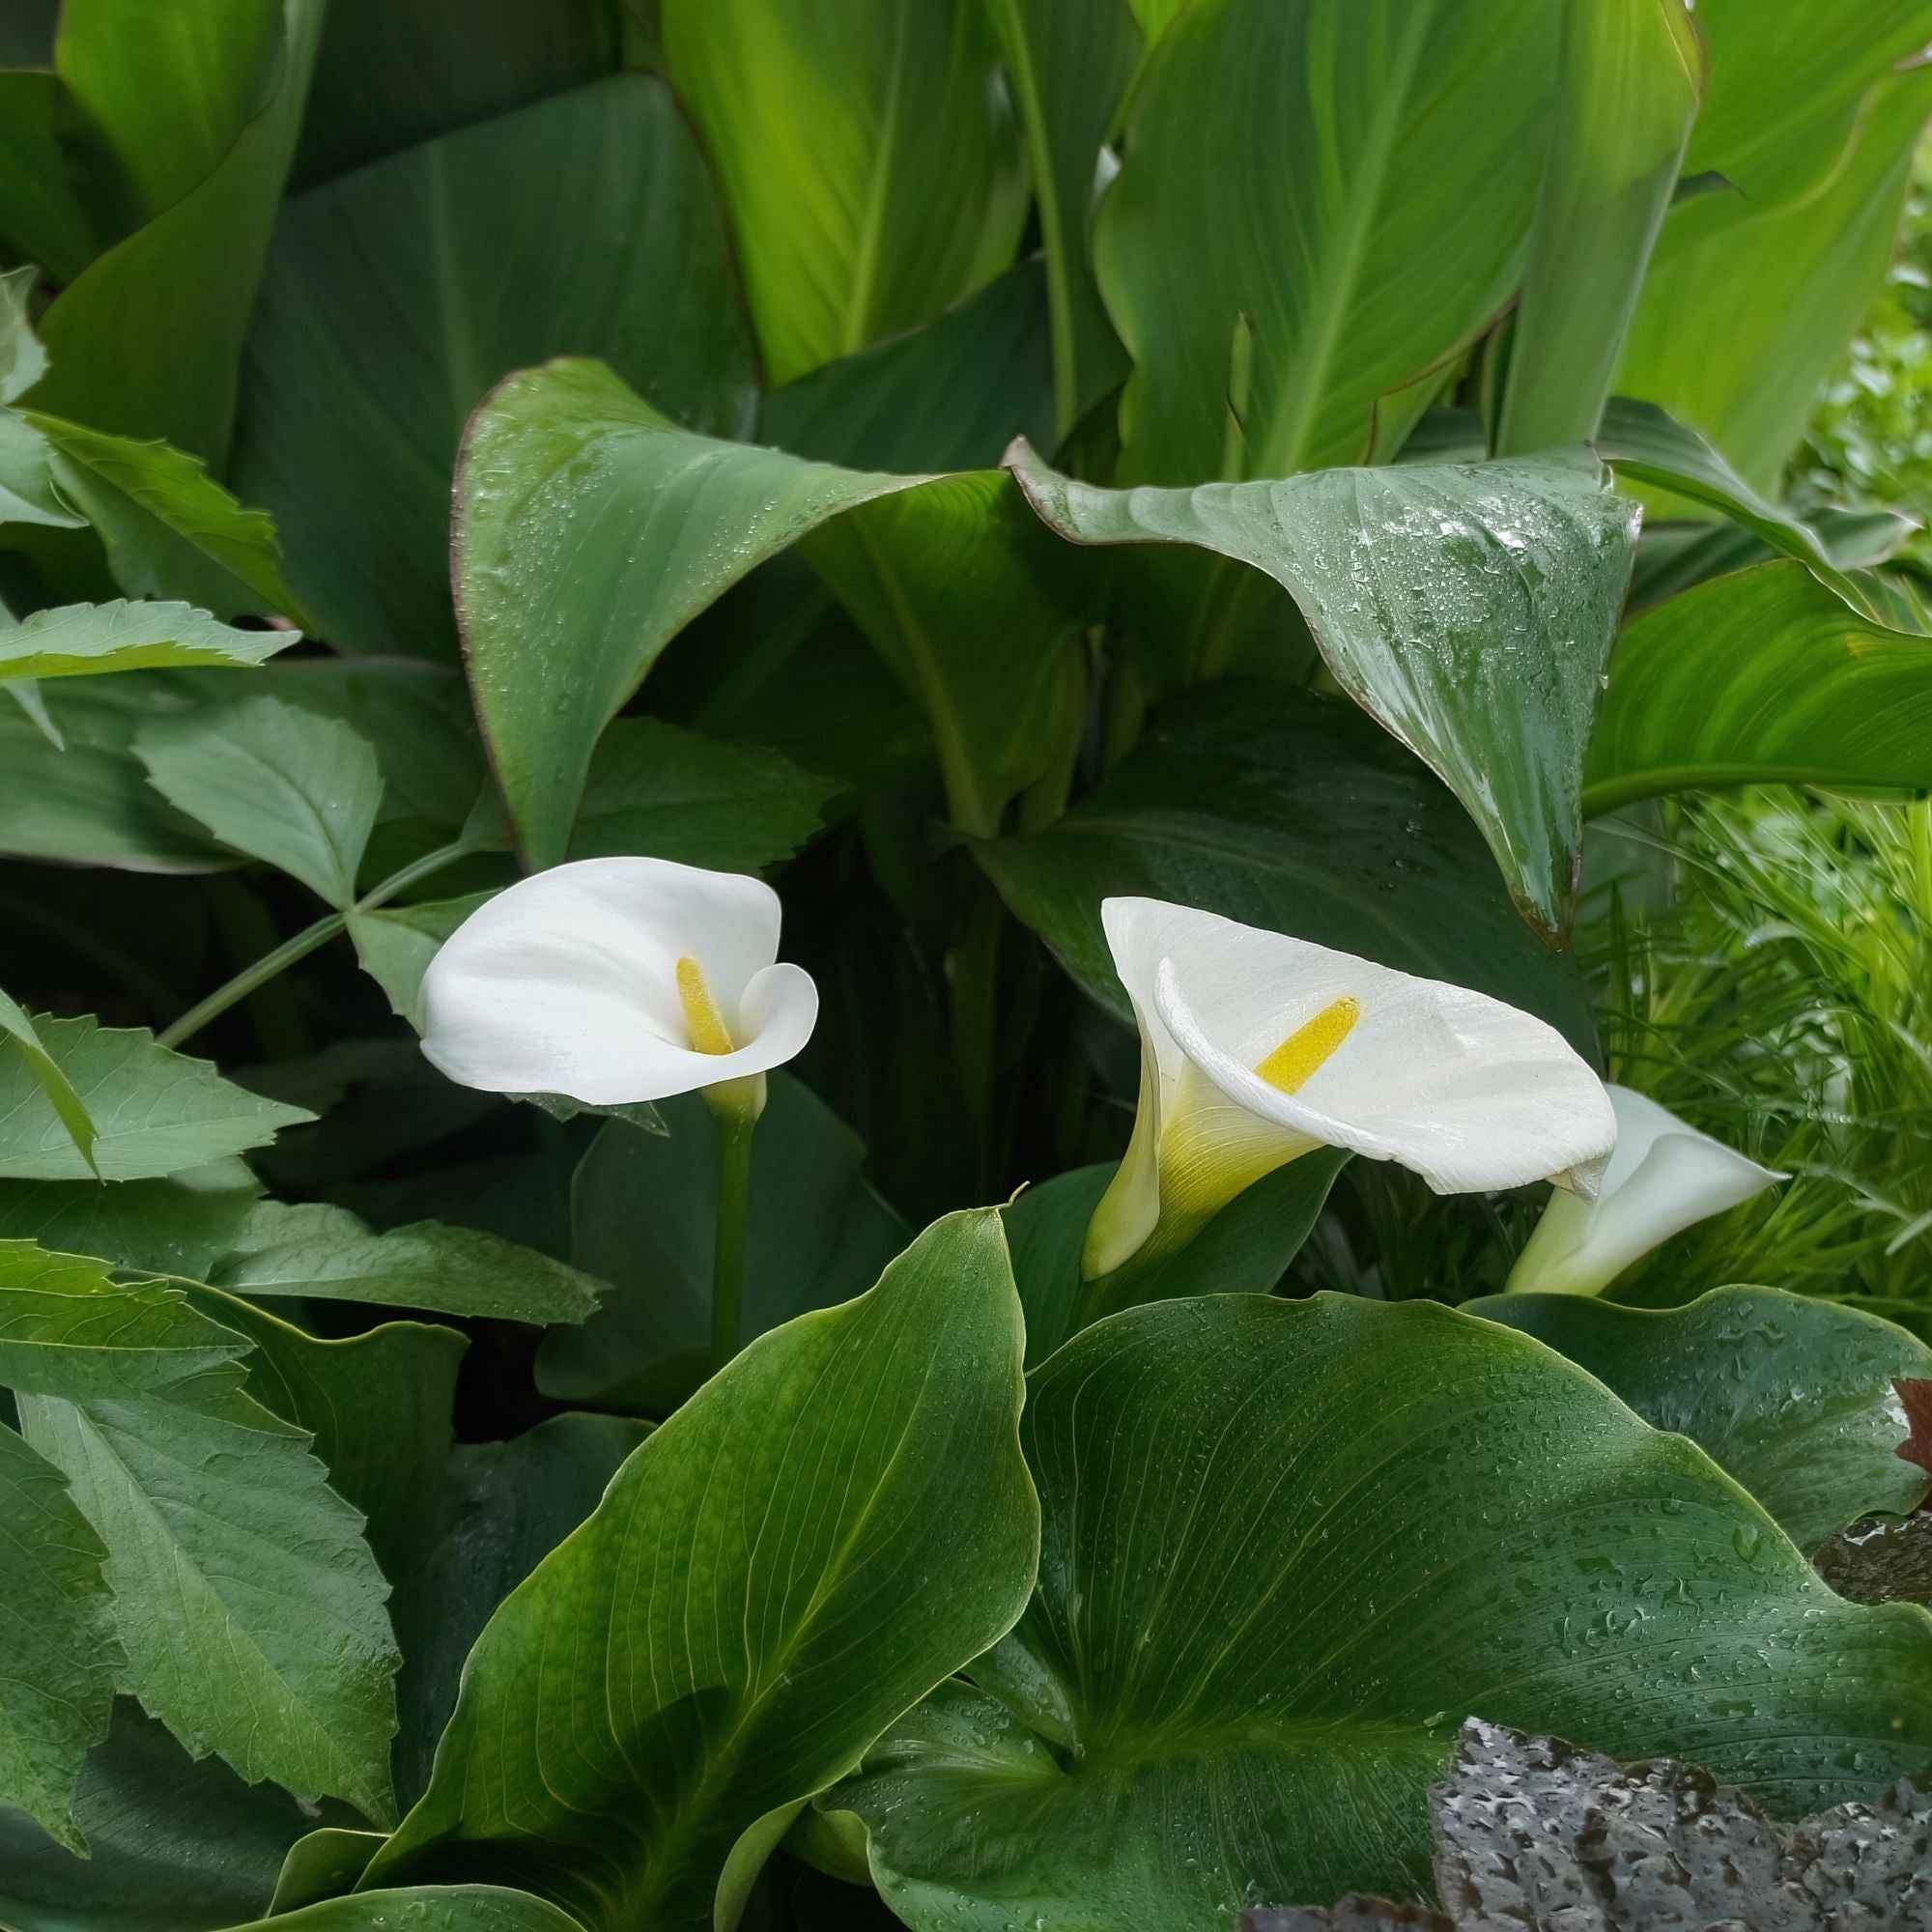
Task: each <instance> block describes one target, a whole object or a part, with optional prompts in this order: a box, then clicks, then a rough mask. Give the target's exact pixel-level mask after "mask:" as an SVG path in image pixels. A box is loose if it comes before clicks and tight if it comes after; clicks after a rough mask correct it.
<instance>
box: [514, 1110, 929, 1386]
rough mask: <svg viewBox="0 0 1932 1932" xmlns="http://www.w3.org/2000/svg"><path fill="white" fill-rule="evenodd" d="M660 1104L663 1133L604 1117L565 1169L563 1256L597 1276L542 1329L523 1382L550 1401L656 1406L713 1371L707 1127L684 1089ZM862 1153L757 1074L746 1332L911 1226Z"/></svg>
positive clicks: (871, 1269) (810, 1295)
mask: <svg viewBox="0 0 1932 1932" xmlns="http://www.w3.org/2000/svg"><path fill="white" fill-rule="evenodd" d="M660 1111H661V1112H662V1113H663V1115H664V1117H665V1122H666V1124H667V1125H668V1128H669V1130H670V1131H669V1133H668V1135H662V1134H640V1133H639V1132H638V1131H637V1130H636V1129H635V1128H633V1127H630V1126H628V1125H625V1124H623V1123H622V1122H617V1123H614V1124H612V1125H611V1126H608V1127H606V1128H604V1129H603V1131H602V1132H601V1133H599V1135H598V1136H597V1138H596V1139H595V1140H594V1141H593V1142H592V1143H591V1144H590V1149H589V1151H588V1152H586V1153H585V1154H584V1156H583V1159H582V1161H581V1162H580V1163H579V1165H578V1169H577V1174H576V1178H575V1179H573V1181H572V1183H571V1255H572V1259H573V1260H574V1261H575V1262H576V1263H577V1264H578V1266H579V1267H581V1268H583V1269H585V1270H586V1271H588V1272H589V1273H590V1274H592V1275H596V1276H599V1277H601V1278H602V1279H604V1280H607V1281H609V1282H610V1283H611V1293H610V1294H609V1296H608V1297H607V1298H606V1300H605V1303H604V1306H603V1307H602V1308H601V1309H599V1310H598V1312H597V1313H596V1314H595V1315H593V1316H592V1317H591V1318H590V1320H589V1321H586V1322H585V1323H584V1324H583V1325H582V1327H581V1328H578V1329H576V1330H574V1331H572V1332H570V1333H567V1334H566V1333H563V1332H561V1331H559V1332H558V1333H556V1334H554V1335H549V1336H546V1337H545V1338H544V1345H543V1348H542V1350H541V1351H540V1352H539V1353H538V1356H537V1385H538V1387H540V1388H541V1389H542V1390H543V1391H544V1392H545V1393H546V1394H547V1395H551V1396H554V1397H556V1398H557V1399H558V1400H559V1401H562V1402H574V1403H587V1404H591V1405H593V1406H597V1407H600V1408H623V1409H630V1410H633V1411H635V1412H637V1413H639V1414H643V1415H668V1414H669V1413H670V1411H671V1410H672V1409H674V1408H675V1407H676V1406H678V1404H679V1403H681V1402H683V1401H684V1400H685V1398H686V1397H687V1396H689V1395H690V1394H691V1393H692V1391H693V1390H694V1389H696V1387H697V1385H698V1384H699V1383H700V1382H701V1381H703V1380H704V1378H705V1377H706V1376H707V1375H709V1374H710V1372H711V1362H710V1349H711V1262H712V1249H713V1245H714V1241H715V1238H716V1234H717V1228H716V1215H717V1202H718V1156H717V1145H716V1140H717V1131H718V1130H717V1126H716V1123H715V1122H713V1121H712V1119H711V1118H710V1110H709V1109H708V1108H707V1107H706V1106H705V1105H704V1102H703V1100H702V1099H701V1098H700V1097H699V1096H698V1095H696V1094H687V1095H685V1096H684V1097H683V1098H681V1099H676V1100H667V1101H665V1102H663V1103H662V1106H661V1109H660ZM865 1161H866V1150H865V1148H864V1147H863V1146H861V1144H860V1142H859V1138H858V1136H857V1135H856V1134H854V1133H853V1132H852V1130H851V1128H850V1127H848V1126H846V1125H845V1123H844V1122H842V1121H840V1120H839V1119H838V1116H837V1115H836V1114H834V1113H833V1112H832V1110H831V1109H830V1108H829V1107H827V1106H826V1105H825V1103H824V1102H823V1101H822V1100H820V1099H819V1098H818V1097H817V1096H816V1095H815V1094H812V1092H811V1091H810V1088H808V1087H806V1086H804V1085H803V1084H802V1083H801V1082H799V1081H797V1080H794V1079H792V1078H791V1077H790V1076H789V1075H787V1074H784V1073H774V1074H772V1075H771V1084H770V1089H769V1101H768V1104H767V1106H766V1109H765V1115H764V1119H763V1121H762V1122H760V1124H759V1128H758V1133H757V1135H756V1137H755V1139H753V1143H752V1197H751V1198H752V1207H751V1223H750V1228H749V1232H748V1234H747V1236H746V1262H745V1302H744V1322H745V1333H746V1334H747V1335H762V1334H763V1333H764V1332H765V1331H766V1330H767V1329H768V1328H776V1327H777V1326H778V1325H779V1324H780V1323H781V1321H790V1320H791V1318H792V1317H793V1316H795V1315H803V1314H804V1313H805V1312H806V1311H807V1310H808V1309H812V1308H829V1307H831V1306H832V1305H833V1304H834V1303H836V1302H840V1301H846V1300H849V1299H850V1298H851V1297H852V1296H853V1295H855V1294H858V1293H863V1292H864V1290H865V1289H866V1287H867V1285H868V1284H869V1283H871V1282H872V1281H874V1280H876V1279H877V1278H878V1274H879V1270H880V1269H881V1268H883V1267H884V1266H885V1265H886V1264H887V1263H888V1262H890V1261H891V1260H892V1258H893V1257H894V1256H895V1255H896V1254H897V1253H898V1252H899V1250H900V1249H901V1248H903V1247H904V1246H905V1244H906V1243H907V1241H908V1240H910V1239H911V1238H912V1231H911V1230H910V1229H909V1228H907V1227H906V1225H905V1223H904V1222H903V1221H901V1220H900V1219H899V1217H898V1216H897V1215H896V1214H895V1213H894V1212H893V1210H892V1209H891V1208H888V1207H887V1206H886V1204H885V1203H884V1202H883V1201H881V1200H880V1199H879V1197H878V1196H877V1195H876V1194H874V1193H873V1192H872V1190H871V1188H870V1187H869V1186H868V1185H867V1182H866V1179H865V1177H864V1173H863V1169H864V1167H865ZM640 1201H648V1202H650V1203H651V1204H652V1206H651V1210H650V1212H649V1213H648V1214H641V1213H639V1208H638V1204H639V1202H640Z"/></svg>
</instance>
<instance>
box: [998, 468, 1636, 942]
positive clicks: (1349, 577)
mask: <svg viewBox="0 0 1932 1932" xmlns="http://www.w3.org/2000/svg"><path fill="white" fill-rule="evenodd" d="M1013 469H1014V474H1015V475H1017V476H1018V478H1019V480H1020V486H1021V488H1022V489H1023V490H1024V491H1025V492H1026V494H1027V498H1028V500H1029V501H1030V502H1031V503H1032V504H1033V506H1034V508H1035V509H1036V510H1037V511H1038V512H1039V514H1040V515H1041V516H1042V517H1043V518H1044V519H1045V520H1046V522H1047V524H1048V526H1050V527H1051V528H1053V529H1055V530H1057V531H1058V532H1059V533H1060V534H1061V535H1062V536H1065V537H1067V538H1070V539H1071V540H1072V541H1073V542H1075V543H1086V544H1095V543H1097V544H1123V543H1124V544H1137V543H1169V544H1189V545H1194V546H1196V547H1199V548H1201V549H1205V550H1208V551H1212V552H1215V553H1217V554H1220V555H1222V556H1228V557H1233V558H1236V560H1238V561H1239V562H1242V563H1246V564H1251V565H1253V566H1254V567H1255V568H1256V569H1257V570H1261V571H1264V572H1265V573H1266V574H1267V575H1268V576H1269V577H1271V578H1272V579H1273V580H1274V581H1275V582H1277V583H1279V584H1280V585H1281V587H1282V588H1283V589H1284V590H1286V591H1287V592H1288V593H1289V595H1290V596H1291V597H1293V599H1294V602H1295V604H1296V606H1297V608H1298V609H1299V610H1300V611H1301V614H1302V616H1303V617H1304V618H1305V619H1306V620H1307V623H1308V628H1309V630H1310V631H1311V632H1312V633H1313V635H1314V638H1315V642H1316V645H1317V647H1318V648H1319V649H1320V651H1321V657H1322V660H1323V662H1324V663H1325V664H1326V665H1327V667H1328V668H1329V670H1330V671H1331V672H1332V673H1333V674H1334V677H1335V679H1336V682H1337V683H1339V684H1340V685H1341V686H1342V688H1343V689H1344V690H1345V691H1346V692H1347V693H1348V694H1349V696H1351V697H1352V698H1353V699H1354V700H1355V702H1356V703H1357V704H1359V705H1360V706H1361V707H1362V708H1363V710H1365V711H1366V712H1367V713H1368V714H1369V715H1370V717H1372V718H1374V719H1375V720H1376V722H1377V723H1378V724H1379V725H1382V726H1383V727H1384V728H1385V729H1387V730H1388V731H1389V732H1391V733H1392V734H1393V735H1394V736H1395V737H1396V738H1397V739H1399V740H1400V741H1401V742H1402V743H1403V744H1405V745H1406V746H1407V747H1408V748H1409V750H1410V751H1412V752H1414V753H1415V754H1416V755H1417V756H1418V757H1420V758H1421V759H1422V760H1423V761H1424V763H1426V764H1427V765H1429V766H1430V768H1431V769H1432V770H1433V771H1434V772H1435V774H1436V776H1437V777H1438V778H1440V779H1441V780H1442V781H1443V782H1444V783H1445V784H1447V785H1448V786H1449V788H1450V790H1452V791H1453V792H1454V793H1455V794H1456V796H1457V797H1458V798H1460V799H1461V800H1462V801H1463V805H1464V806H1465V807H1466V808H1467V810H1468V812H1469V815H1470V816H1471V817H1472V818H1473V819H1474V820H1475V821H1476V823H1477V825H1478V826H1479V827H1480V828H1481V830H1482V833H1483V837H1484V838H1486V839H1487V840H1488V841H1489V845H1490V849H1491V851H1492V852H1493V853H1494V854H1495V858H1496V863H1497V865H1499V866H1500V867H1502V870H1503V876H1504V878H1505V879H1507V880H1508V881H1509V886H1510V891H1511V893H1512V894H1513V895H1515V897H1516V898H1517V900H1518V902H1519V903H1520V905H1521V907H1522V909H1523V912H1524V915H1525V916H1526V917H1527V918H1529V919H1531V920H1532V921H1534V922H1535V923H1537V924H1538V925H1539V926H1540V927H1542V928H1543V929H1544V930H1545V931H1548V932H1551V933H1560V932H1562V931H1563V930H1565V929H1566V928H1567V927H1568V924H1569V921H1570V913H1571V906H1572V899H1573V895H1574V893H1575V890H1576V878H1577V868H1578V866H1579V863H1580V859H1579V854H1580V849H1581V843H1582V813H1581V810H1580V808H1579V805H1578V792H1579V789H1580V787H1581V783H1582V767H1583V753H1584V750H1585V748H1586V747H1587V745H1588V744H1589V741H1590V725H1591V721H1592V719H1593V718H1594V717H1595V716H1596V711H1597V701H1598V699H1599V697H1600V696H1602V692H1603V677H1604V668H1605V664H1606V663H1607V662H1608V660H1609V654H1610V644H1611V641H1612V639H1614V638H1615V636H1616V628H1617V618H1618V614H1619V612H1620V611H1621V610H1622V608H1623V600H1624V592H1625V590H1626V588H1627V587H1628V586H1629V583H1630V573H1631V556H1632V550H1633V546H1634V543H1635V540H1636V526H1637V512H1636V509H1635V506H1634V504H1632V503H1630V502H1628V501H1626V500H1624V499H1623V498H1621V497H1617V496H1616V495H1615V494H1614V493H1613V492H1612V490H1611V489H1610V478H1609V474H1608V472H1607V471H1606V470H1605V469H1604V468H1603V466H1602V465H1601V464H1599V463H1598V462H1596V461H1595V459H1593V458H1591V457H1588V456H1580V457H1566V456H1563V455H1561V454H1558V455H1552V456H1544V457H1538V458H1534V459H1530V460H1524V461H1517V462H1509V463H1480V464H1455V465H1440V466H1437V465H1422V464H1414V465H1408V464H1405V465H1400V466H1397V467H1395V468H1392V469H1331V470H1324V471H1322V472H1321V473H1320V474H1318V475H1313V476H1293V477H1289V478H1287V479H1286V480H1285V481H1280V482H1254V483H1234V484H1230V483H1208V484H1204V485H1202V486H1201V487H1199V488H1197V489H1191V490H1155V489H1139V490H1100V489H1095V488H1094V487H1092V486H1091V485H1088V484H1084V483H1079V482H1076V481H1075V480H1074V479H1073V478H1071V477H1067V476H1062V475H1059V474H1058V473H1056V472H1055V471H1053V470H1051V469H1047V468H1046V466H1045V465H1043V464H1042V463H1040V462H1039V460H1038V459H1037V457H1036V456H1035V455H1034V454H1033V452H1032V451H1031V450H1027V449H1024V448H1022V449H1019V450H1017V451H1016V452H1015V453H1014V458H1013Z"/></svg>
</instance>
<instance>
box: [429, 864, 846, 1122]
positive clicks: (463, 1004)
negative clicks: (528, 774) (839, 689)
mask: <svg viewBox="0 0 1932 1932" xmlns="http://www.w3.org/2000/svg"><path fill="white" fill-rule="evenodd" d="M778 950H779V898H778V895H777V894H776V893H775V892H773V891H772V889H771V888H770V887H769V886H767V885H765V884H764V883H763V882H762V881H761V880H758V879H753V878H747V877H744V876H743V875H741V874H738V873H735V872H710V871H705V870H703V869H701V868H700V867H696V866H679V865H675V864H673V863H672V862H671V861H669V860H668V859H586V860H583V861H582V862H580V863H579V864H576V865H570V866H557V867H554V868H553V869H552V870H550V871H547V872H538V873H536V874H535V875H534V876H533V877H531V878H527V879H524V880H522V881H520V882H519V883H518V884H516V885H514V886H511V887H510V888H509V889H508V890H507V891H505V892H501V893H498V894H497V896H496V897H495V898H493V899H491V900H490V901H489V902H488V903H487V904H485V905H482V906H479V907H478V908H477V910H476V911H475V912H474V913H472V914H471V915H470V916H469V919H467V920H465V921H464V923H462V924H461V925H460V926H458V927H457V929H456V930H455V931H454V932H453V933H451V934H450V936H449V938H448V939H447V940H446V941H445V942H444V944H443V946H442V948H441V950H440V952H438V953H437V955H436V957H435V958H434V959H433V960H432V961H431V962H430V967H429V971H428V972H427V973H425V974H424V976H423V982H422V993H421V999H420V1004H419V1007H418V1009H417V1019H418V1023H419V1030H420V1032H421V1034H422V1048H423V1052H424V1053H425V1054H426V1055H427V1056H428V1057H429V1059H430V1060H431V1061H432V1062H433V1063H434V1064H435V1065H437V1066H438V1067H440V1069H441V1070H442V1071H443V1072H444V1073H446V1074H447V1075H448V1076H449V1077H450V1079H452V1080H455V1081H459V1082H461V1083H462V1084H463V1085H464V1086H466V1087H478V1088H482V1089H484V1090H485V1091H486V1092H489V1093H493V1094H567V1095H568V1096H569V1097H570V1098H572V1099H574V1100H580V1101H582V1102H583V1103H584V1104H586V1105H589V1106H600V1107H608V1106H619V1105H623V1104H625V1103H628V1102H631V1101H637V1100H667V1099H669V1098H670V1097H671V1096H672V1095H673V1094H689V1093H693V1092H696V1091H698V1090H706V1091H707V1092H708V1093H709V1094H710V1097H711V1098H712V1099H713V1102H714V1104H715V1105H720V1107H721V1111H725V1110H727V1109H728V1110H730V1111H736V1112H741V1113H742V1112H749V1113H751V1114H753V1115H755V1113H756V1112H757V1111H758V1110H759V1109H761V1108H762V1106H763V1104H764V1076H765V1074H766V1073H767V1072H768V1071H769V1070H770V1069H771V1068H772V1067H774V1066H779V1065H783V1063H784V1062H786V1061H788V1060H790V1059H792V1058H793V1056H794V1055H796V1054H797V1053H798V1052H800V1051H801V1049H802V1048H803V1047H804V1046H805V1043H806V1041H807V1040H809V1039H810V1037H811V1030H812V1027H813V1025H814V1024H815V1023H816V1021H817V1018H818V988H817V987H816V986H815V985H814V984H813V983H812V980H811V976H810V974H809V973H808V972H806V971H805V969H804V968H803V967H802V966H790V965H780V964H777V963H775V962H776V961H777V957H778Z"/></svg>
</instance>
